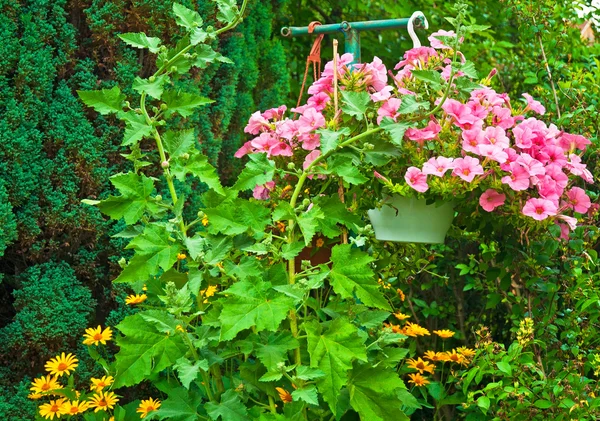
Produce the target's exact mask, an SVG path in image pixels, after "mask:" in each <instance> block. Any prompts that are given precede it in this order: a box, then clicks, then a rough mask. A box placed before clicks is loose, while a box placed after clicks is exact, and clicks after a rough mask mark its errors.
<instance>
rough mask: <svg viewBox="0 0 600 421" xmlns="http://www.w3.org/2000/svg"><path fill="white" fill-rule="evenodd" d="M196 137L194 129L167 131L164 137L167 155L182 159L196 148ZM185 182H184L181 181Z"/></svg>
mask: <svg viewBox="0 0 600 421" xmlns="http://www.w3.org/2000/svg"><path fill="white" fill-rule="evenodd" d="M195 141H196V136H195V135H194V129H187V130H178V131H172V130H167V132H166V133H165V134H164V136H163V144H164V146H165V150H166V151H167V153H168V154H169V155H171V156H173V157H180V156H181V155H183V154H184V153H187V152H189V150H190V149H191V148H192V147H193V146H194V144H195ZM181 181H183V180H181Z"/></svg>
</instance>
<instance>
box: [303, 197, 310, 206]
mask: <svg viewBox="0 0 600 421" xmlns="http://www.w3.org/2000/svg"><path fill="white" fill-rule="evenodd" d="M302 205H303V206H308V205H310V200H309V199H304V200H303V201H302Z"/></svg>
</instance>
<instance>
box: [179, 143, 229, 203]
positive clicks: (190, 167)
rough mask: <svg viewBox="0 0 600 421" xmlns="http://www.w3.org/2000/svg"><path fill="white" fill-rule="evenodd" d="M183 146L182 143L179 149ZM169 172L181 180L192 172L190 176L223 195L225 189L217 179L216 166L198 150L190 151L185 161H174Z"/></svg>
mask: <svg viewBox="0 0 600 421" xmlns="http://www.w3.org/2000/svg"><path fill="white" fill-rule="evenodd" d="M194 141H195V139H194ZM183 147H184V145H182V147H181V148H180V149H182V148H183ZM188 150H189V149H188ZM171 173H172V174H173V176H175V178H177V179H178V180H180V181H182V182H184V181H185V178H186V176H187V175H188V174H192V176H194V177H197V178H198V179H199V180H200V181H202V182H203V183H205V184H206V185H207V186H208V187H210V188H211V189H212V190H214V191H215V192H217V193H218V194H220V195H221V196H225V190H224V189H223V186H222V185H221V180H220V179H219V174H218V173H217V170H216V168H215V167H213V166H212V165H211V163H210V162H208V157H207V156H206V155H204V154H202V153H200V152H198V151H194V150H192V151H190V157H189V158H188V159H187V160H185V161H183V160H178V161H176V162H174V163H173V166H172V167H171Z"/></svg>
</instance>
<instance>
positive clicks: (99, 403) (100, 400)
mask: <svg viewBox="0 0 600 421" xmlns="http://www.w3.org/2000/svg"><path fill="white" fill-rule="evenodd" d="M117 402H119V398H117V396H116V395H115V393H114V392H106V393H105V392H104V391H102V390H101V391H100V392H98V393H96V394H95V395H94V396H92V397H91V398H90V401H89V406H90V408H95V409H94V412H98V411H106V410H107V409H113V408H114V407H115V404H116V403H117Z"/></svg>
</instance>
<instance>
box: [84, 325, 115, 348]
mask: <svg viewBox="0 0 600 421" xmlns="http://www.w3.org/2000/svg"><path fill="white" fill-rule="evenodd" d="M83 337H84V338H85V339H84V340H83V343H84V344H85V345H98V344H99V343H101V344H102V345H106V341H110V340H111V339H112V330H110V327H107V328H106V329H104V330H102V326H100V325H98V327H97V328H93V327H90V328H89V329H86V330H85V335H83Z"/></svg>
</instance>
